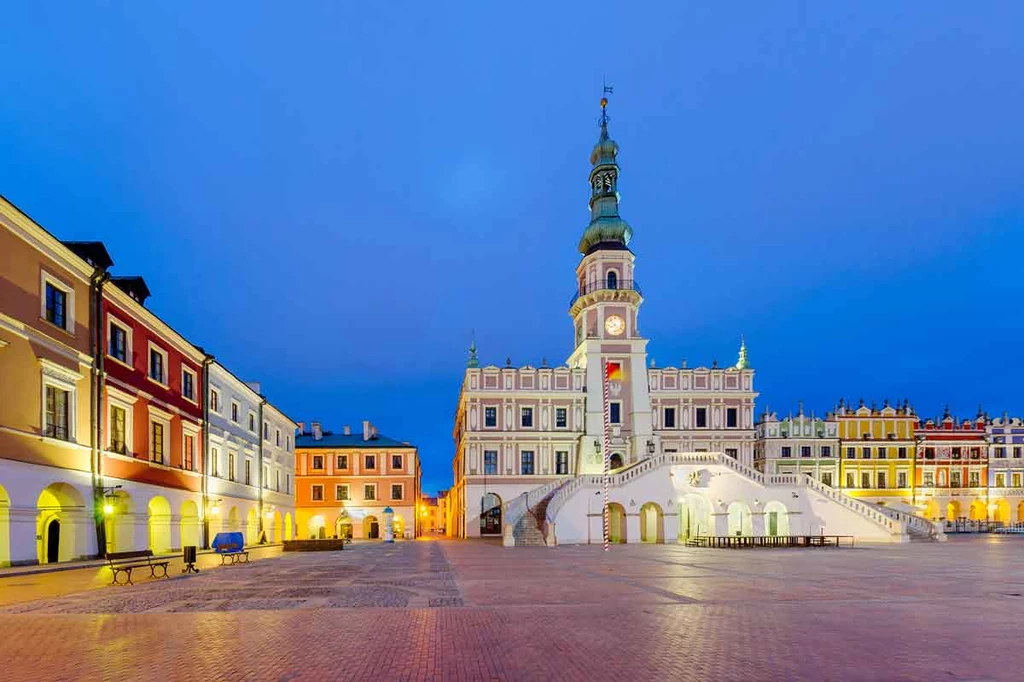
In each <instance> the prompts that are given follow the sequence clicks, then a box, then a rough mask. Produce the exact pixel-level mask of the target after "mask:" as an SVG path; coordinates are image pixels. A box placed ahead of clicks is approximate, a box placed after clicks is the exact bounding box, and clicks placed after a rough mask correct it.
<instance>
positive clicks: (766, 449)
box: [754, 403, 839, 486]
mask: <svg viewBox="0 0 1024 682" xmlns="http://www.w3.org/2000/svg"><path fill="white" fill-rule="evenodd" d="M755 434H756V439H757V441H756V443H755V446H754V448H755V449H754V466H755V467H756V468H757V469H758V470H759V471H763V472H764V473H766V474H800V475H809V476H813V477H814V478H815V479H816V480H819V481H821V482H822V483H824V484H825V485H827V486H838V485H839V423H838V422H837V421H836V419H835V417H834V415H832V414H829V415H827V416H826V417H825V419H821V418H820V417H815V416H814V413H811V414H810V416H808V415H805V414H804V408H803V404H802V403H801V405H800V409H799V411H798V412H797V414H796V416H793V415H792V414H790V415H789V416H788V417H786V418H785V419H781V420H780V419H779V418H778V417H777V416H776V415H775V413H774V412H769V413H765V414H764V415H763V416H762V417H761V421H760V422H758V424H757V426H756V427H755Z"/></svg>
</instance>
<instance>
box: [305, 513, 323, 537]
mask: <svg viewBox="0 0 1024 682" xmlns="http://www.w3.org/2000/svg"><path fill="white" fill-rule="evenodd" d="M306 532H307V534H308V535H309V539H310V540H322V539H324V538H325V537H327V533H326V531H325V530H324V517H323V516H321V515H320V514H316V515H314V516H310V517H309V522H308V523H307V524H306Z"/></svg>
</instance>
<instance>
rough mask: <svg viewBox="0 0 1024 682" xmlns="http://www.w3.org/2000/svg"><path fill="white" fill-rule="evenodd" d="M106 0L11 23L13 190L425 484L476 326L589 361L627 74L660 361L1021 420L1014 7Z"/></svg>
mask: <svg viewBox="0 0 1024 682" xmlns="http://www.w3.org/2000/svg"><path fill="white" fill-rule="evenodd" d="M40 4H44V5H47V7H37V6H36V5H40ZM86 4H88V3H65V5H64V6H63V7H60V8H58V7H56V5H51V4H49V3H13V4H12V5H10V6H9V7H7V8H6V9H5V12H4V23H5V25H6V26H7V30H4V31H3V32H2V36H0V52H2V54H3V59H2V62H0V75H2V82H3V84H4V97H3V99H4V103H3V105H2V106H0V130H2V141H3V142H2V149H3V152H2V154H0V193H3V194H4V195H5V196H7V197H8V198H9V199H10V200H11V201H13V202H14V203H15V204H17V205H18V206H19V207H20V208H21V209H22V210H24V211H25V212H27V213H28V214H29V215H31V216H32V217H33V218H35V219H36V220H37V221H38V222H40V223H41V224H42V225H44V226H45V227H47V228H48V229H49V230H50V231H52V232H53V233H55V234H56V235H57V236H58V237H60V238H62V239H99V240H102V241H104V242H105V243H106V244H107V247H108V249H109V250H110V253H111V255H112V256H113V258H114V260H115V262H116V266H115V272H116V273H117V274H122V275H127V274H140V275H142V276H144V277H145V278H146V281H147V282H148V283H149V286H150V289H152V291H153V297H152V298H151V299H150V307H151V308H152V309H153V310H154V311H155V312H156V313H157V314H159V315H160V316H161V317H163V318H164V319H165V320H166V321H168V322H169V323H171V325H172V326H174V327H175V328H176V329H178V330H179V331H180V332H182V333H183V334H184V335H185V336H186V337H188V338H189V339H190V340H191V341H193V342H194V343H196V344H198V345H202V346H204V347H206V348H207V349H209V350H210V351H211V352H213V353H214V354H216V355H217V357H218V358H219V359H220V360H222V361H223V362H225V364H227V365H228V366H229V367H231V368H232V369H233V370H234V371H235V372H236V373H237V374H238V375H240V376H242V377H245V378H249V379H252V380H258V381H261V382H262V384H263V389H264V392H265V393H266V394H267V395H268V397H269V398H270V399H271V401H272V402H274V403H276V404H277V405H278V406H280V407H281V408H282V409H284V410H285V412H286V413H288V414H289V415H290V416H291V417H293V418H294V419H296V420H300V421H301V420H306V421H309V420H311V419H319V420H321V421H323V422H324V423H325V428H333V429H340V428H341V426H342V425H343V424H345V423H351V424H358V423H359V421H360V420H362V419H366V418H368V419H370V420H372V421H373V422H374V423H375V424H377V426H378V427H379V428H380V430H381V432H382V433H384V434H387V435H389V436H392V437H395V438H400V439H406V440H410V441H412V442H414V443H415V444H417V445H419V446H420V449H421V450H420V452H421V456H422V458H423V462H424V477H423V483H424V489H425V490H428V491H433V490H436V489H437V488H443V487H448V486H449V485H450V484H451V455H452V439H451V428H452V415H453V413H454V410H455V406H456V399H457V396H458V390H459V385H460V381H461V377H462V371H463V368H464V366H465V357H466V347H467V346H468V345H469V342H470V336H471V333H472V332H473V331H474V330H475V333H476V341H477V345H478V346H479V348H480V357H481V360H482V361H484V362H485V363H494V364H503V363H504V360H505V357H506V356H511V358H512V361H513V362H514V363H515V364H520V365H521V364H527V363H529V364H533V365H538V364H540V362H541V358H542V357H547V359H548V360H549V361H550V362H561V361H564V359H565V358H566V357H567V356H568V355H569V353H570V352H571V350H572V348H571V346H572V342H573V330H572V325H571V322H570V320H569V318H568V316H567V303H568V301H569V297H570V295H571V293H572V289H573V269H574V267H575V265H576V262H577V260H578V258H579V254H578V253H576V243H577V241H578V239H579V235H580V233H581V232H582V230H583V228H584V227H585V226H586V223H587V220H588V214H587V197H588V187H587V173H588V171H589V165H588V162H587V160H588V155H589V152H590V148H591V146H592V145H593V143H594V141H595V140H596V138H597V132H598V131H597V127H596V126H597V123H596V119H597V116H598V114H599V109H598V99H599V98H600V95H601V80H602V77H605V78H607V79H608V81H609V82H611V83H613V84H614V86H615V94H614V96H613V98H612V103H611V106H610V108H609V113H610V115H611V117H612V122H611V126H610V129H611V132H612V136H613V137H614V138H615V139H616V140H617V141H618V143H619V145H620V147H621V152H620V155H619V161H620V163H621V167H622V175H621V178H620V191H621V194H622V204H621V207H622V214H623V216H624V217H625V218H626V219H627V220H628V221H629V222H630V223H631V224H632V225H633V228H634V230H635V237H634V240H633V242H632V244H631V246H632V249H633V251H634V253H636V256H637V270H636V277H637V281H638V282H639V283H640V285H641V286H642V287H643V290H644V294H645V296H646V301H645V304H644V307H643V311H642V315H641V320H640V321H641V326H642V332H643V333H644V334H645V335H646V336H648V337H649V338H650V339H651V343H650V346H649V349H650V351H651V356H652V357H653V358H655V359H656V360H657V362H658V364H659V365H662V366H664V365H669V364H672V365H676V366H678V364H679V362H680V360H681V359H682V358H686V359H687V360H688V362H689V363H690V365H691V366H692V365H696V364H710V363H711V361H712V360H713V359H714V358H717V359H718V360H719V361H720V362H721V363H722V364H726V363H733V362H735V357H736V349H737V346H738V342H739V337H740V334H745V335H746V338H747V342H748V345H749V348H750V359H751V362H752V364H753V366H754V367H755V368H756V369H757V370H758V375H757V379H756V387H757V388H758V389H759V390H760V391H761V397H760V399H759V401H758V407H759V412H760V410H761V409H763V408H764V407H765V406H766V405H767V406H770V407H771V408H772V409H773V410H776V411H778V412H783V413H785V412H788V411H790V410H791V409H795V407H796V404H797V401H798V400H803V401H805V404H806V405H807V407H808V409H814V410H816V411H818V412H824V411H825V410H826V409H828V408H830V407H832V406H833V405H834V404H835V401H836V400H837V399H838V398H839V397H840V396H845V397H847V398H850V399H854V400H856V399H857V398H859V397H864V398H865V399H867V400H869V401H870V400H872V399H875V400H878V401H879V402H881V400H882V399H884V398H886V397H889V398H891V399H897V398H900V399H902V398H904V397H909V398H910V399H911V401H912V403H913V404H914V405H915V406H916V407H917V409H918V412H920V413H922V414H925V415H934V414H936V413H938V412H940V411H941V410H942V407H943V405H945V404H946V403H949V404H950V406H951V407H952V409H953V410H954V411H956V412H959V413H960V414H961V415H973V414H974V412H975V410H976V409H977V405H978V404H979V403H982V404H983V405H984V407H985V409H986V410H988V411H989V412H992V413H1001V412H1003V411H1004V410H1008V411H1010V412H1011V413H1016V414H1020V413H1021V412H1022V407H1024V405H1022V398H1021V395H1022V393H1021V386H1022V384H1024V363H1022V345H1024V344H1022V332H1024V322H1022V309H1024V296H1022V295H1024V283H1022V276H1021V271H1022V257H1024V192H1022V187H1024V176H1022V172H1021V168H1022V166H1021V163H1022V159H1024V124H1022V122H1024V77H1022V74H1024V41H1022V40H1021V37H1020V27H1021V26H1022V25H1024V4H1022V3H1020V2H995V1H993V2H985V3H975V4H972V5H971V6H970V7H969V8H968V7H967V6H965V5H964V4H963V3H958V2H927V3H926V2H916V3H891V2H869V3H857V4H855V5H851V4H848V3H812V2H772V3H761V2H749V3H741V4H739V5H737V4H722V3H710V4H709V3H692V2H686V3H683V2H676V1H673V2H664V3H657V4H654V3H652V4H651V5H648V4H646V3H644V4H643V6H641V4H637V3H633V4H629V5H622V4H621V3H605V2H588V3H580V4H578V5H576V6H574V7H569V6H568V5H569V4H570V3H561V2H557V3H556V2H542V3H530V2H522V3H517V4H515V5H514V6H513V5H508V4H507V3H506V4H495V3H480V2H465V3H417V2H388V3H299V4H296V3H285V4H282V3H263V4H260V3H190V2H184V3H172V4H166V3H163V4H162V6H157V4H156V3H97V5H98V6H97V7H92V8H86V7H85V5H86ZM134 4H138V5H139V6H138V7H132V6H129V5H134ZM120 5H124V6H120ZM143 5H145V7H143ZM312 5H315V6H312ZM896 5H898V6H896Z"/></svg>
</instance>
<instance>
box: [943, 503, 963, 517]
mask: <svg viewBox="0 0 1024 682" xmlns="http://www.w3.org/2000/svg"><path fill="white" fill-rule="evenodd" d="M960 512H961V509H960V502H959V501H958V500H953V501H952V502H950V503H949V504H947V505H946V520H947V521H956V520H957V519H959V518H960Z"/></svg>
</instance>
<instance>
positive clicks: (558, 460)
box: [555, 450, 569, 476]
mask: <svg viewBox="0 0 1024 682" xmlns="http://www.w3.org/2000/svg"><path fill="white" fill-rule="evenodd" d="M563 464H564V465H565V466H562V465H563ZM555 475H556V476H568V475H569V451H568V450H555Z"/></svg>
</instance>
